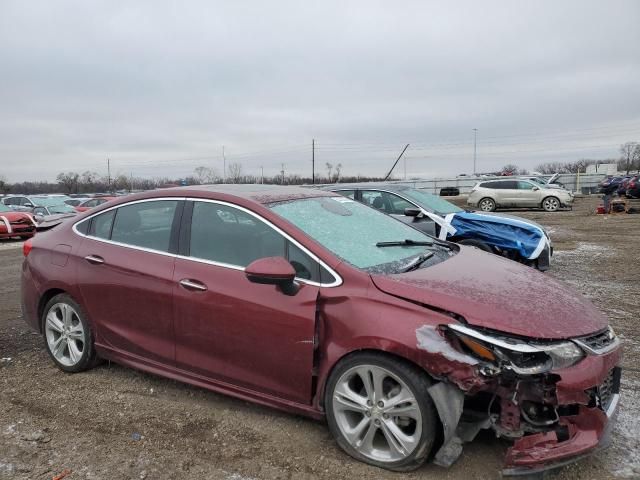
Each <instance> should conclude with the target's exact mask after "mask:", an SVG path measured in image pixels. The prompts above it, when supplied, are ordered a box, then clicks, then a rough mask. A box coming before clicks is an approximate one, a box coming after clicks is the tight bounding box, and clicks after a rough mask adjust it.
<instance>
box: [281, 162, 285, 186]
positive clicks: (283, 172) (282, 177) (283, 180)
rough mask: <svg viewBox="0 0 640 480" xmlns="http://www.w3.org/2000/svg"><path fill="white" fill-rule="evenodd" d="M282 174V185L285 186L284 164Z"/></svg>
mask: <svg viewBox="0 0 640 480" xmlns="http://www.w3.org/2000/svg"><path fill="white" fill-rule="evenodd" d="M280 173H282V185H284V163H283V164H282V170H281V171H280Z"/></svg>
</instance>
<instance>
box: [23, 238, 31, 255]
mask: <svg viewBox="0 0 640 480" xmlns="http://www.w3.org/2000/svg"><path fill="white" fill-rule="evenodd" d="M32 248H33V245H32V244H31V240H27V241H26V242H24V243H23V244H22V254H23V255H24V256H25V257H26V256H27V255H29V253H31V249H32Z"/></svg>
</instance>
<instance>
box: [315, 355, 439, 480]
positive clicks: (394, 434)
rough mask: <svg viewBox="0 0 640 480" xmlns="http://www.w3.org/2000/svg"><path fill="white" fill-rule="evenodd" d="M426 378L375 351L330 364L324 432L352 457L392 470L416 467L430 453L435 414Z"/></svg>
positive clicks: (406, 469)
mask: <svg viewBox="0 0 640 480" xmlns="http://www.w3.org/2000/svg"><path fill="white" fill-rule="evenodd" d="M429 386H430V381H429V377H427V375H426V374H425V373H424V372H422V371H421V370H419V369H417V368H416V367H413V366H412V365H409V364H408V363H405V362H403V361H401V360H397V359H395V358H392V357H389V356H387V355H384V354H381V353H359V354H355V355H352V356H349V357H347V358H345V359H343V360H342V361H340V363H339V364H338V365H337V366H336V368H335V369H334V371H333V372H332V374H331V376H330V378H329V381H328V382H327V388H326V390H325V408H326V411H327V421H328V423H329V430H330V431H331V433H332V434H333V436H334V438H335V439H336V441H337V442H338V445H340V447H341V448H342V449H343V450H344V451H345V452H346V453H348V454H349V455H351V456H352V457H353V458H355V459H356V460H360V461H362V462H365V463H368V464H370V465H374V466H377V467H381V468H386V469H388V470H393V471H396V472H407V471H410V470H415V469H416V468H418V467H420V466H421V465H422V464H423V463H424V462H425V460H426V459H427V457H428V456H429V453H430V452H431V449H432V447H433V443H434V440H435V438H436V433H437V414H436V411H435V407H434V405H433V402H432V400H431V397H430V396H429V392H428V391H427V389H428V388H429Z"/></svg>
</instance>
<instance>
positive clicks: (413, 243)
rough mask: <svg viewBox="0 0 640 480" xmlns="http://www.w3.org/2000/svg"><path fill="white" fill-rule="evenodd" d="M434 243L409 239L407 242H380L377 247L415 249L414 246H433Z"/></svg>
mask: <svg viewBox="0 0 640 480" xmlns="http://www.w3.org/2000/svg"><path fill="white" fill-rule="evenodd" d="M431 245H433V242H421V241H415V240H411V239H409V238H407V239H406V240H399V241H395V242H378V243H376V247H414V246H431Z"/></svg>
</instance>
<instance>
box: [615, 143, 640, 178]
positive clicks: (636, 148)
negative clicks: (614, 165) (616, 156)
mask: <svg viewBox="0 0 640 480" xmlns="http://www.w3.org/2000/svg"><path fill="white" fill-rule="evenodd" d="M620 154H621V157H620V161H619V162H618V169H622V170H626V171H627V175H629V171H631V170H632V169H633V168H634V167H635V168H640V165H638V164H640V143H638V142H627V143H623V144H622V145H620Z"/></svg>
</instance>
